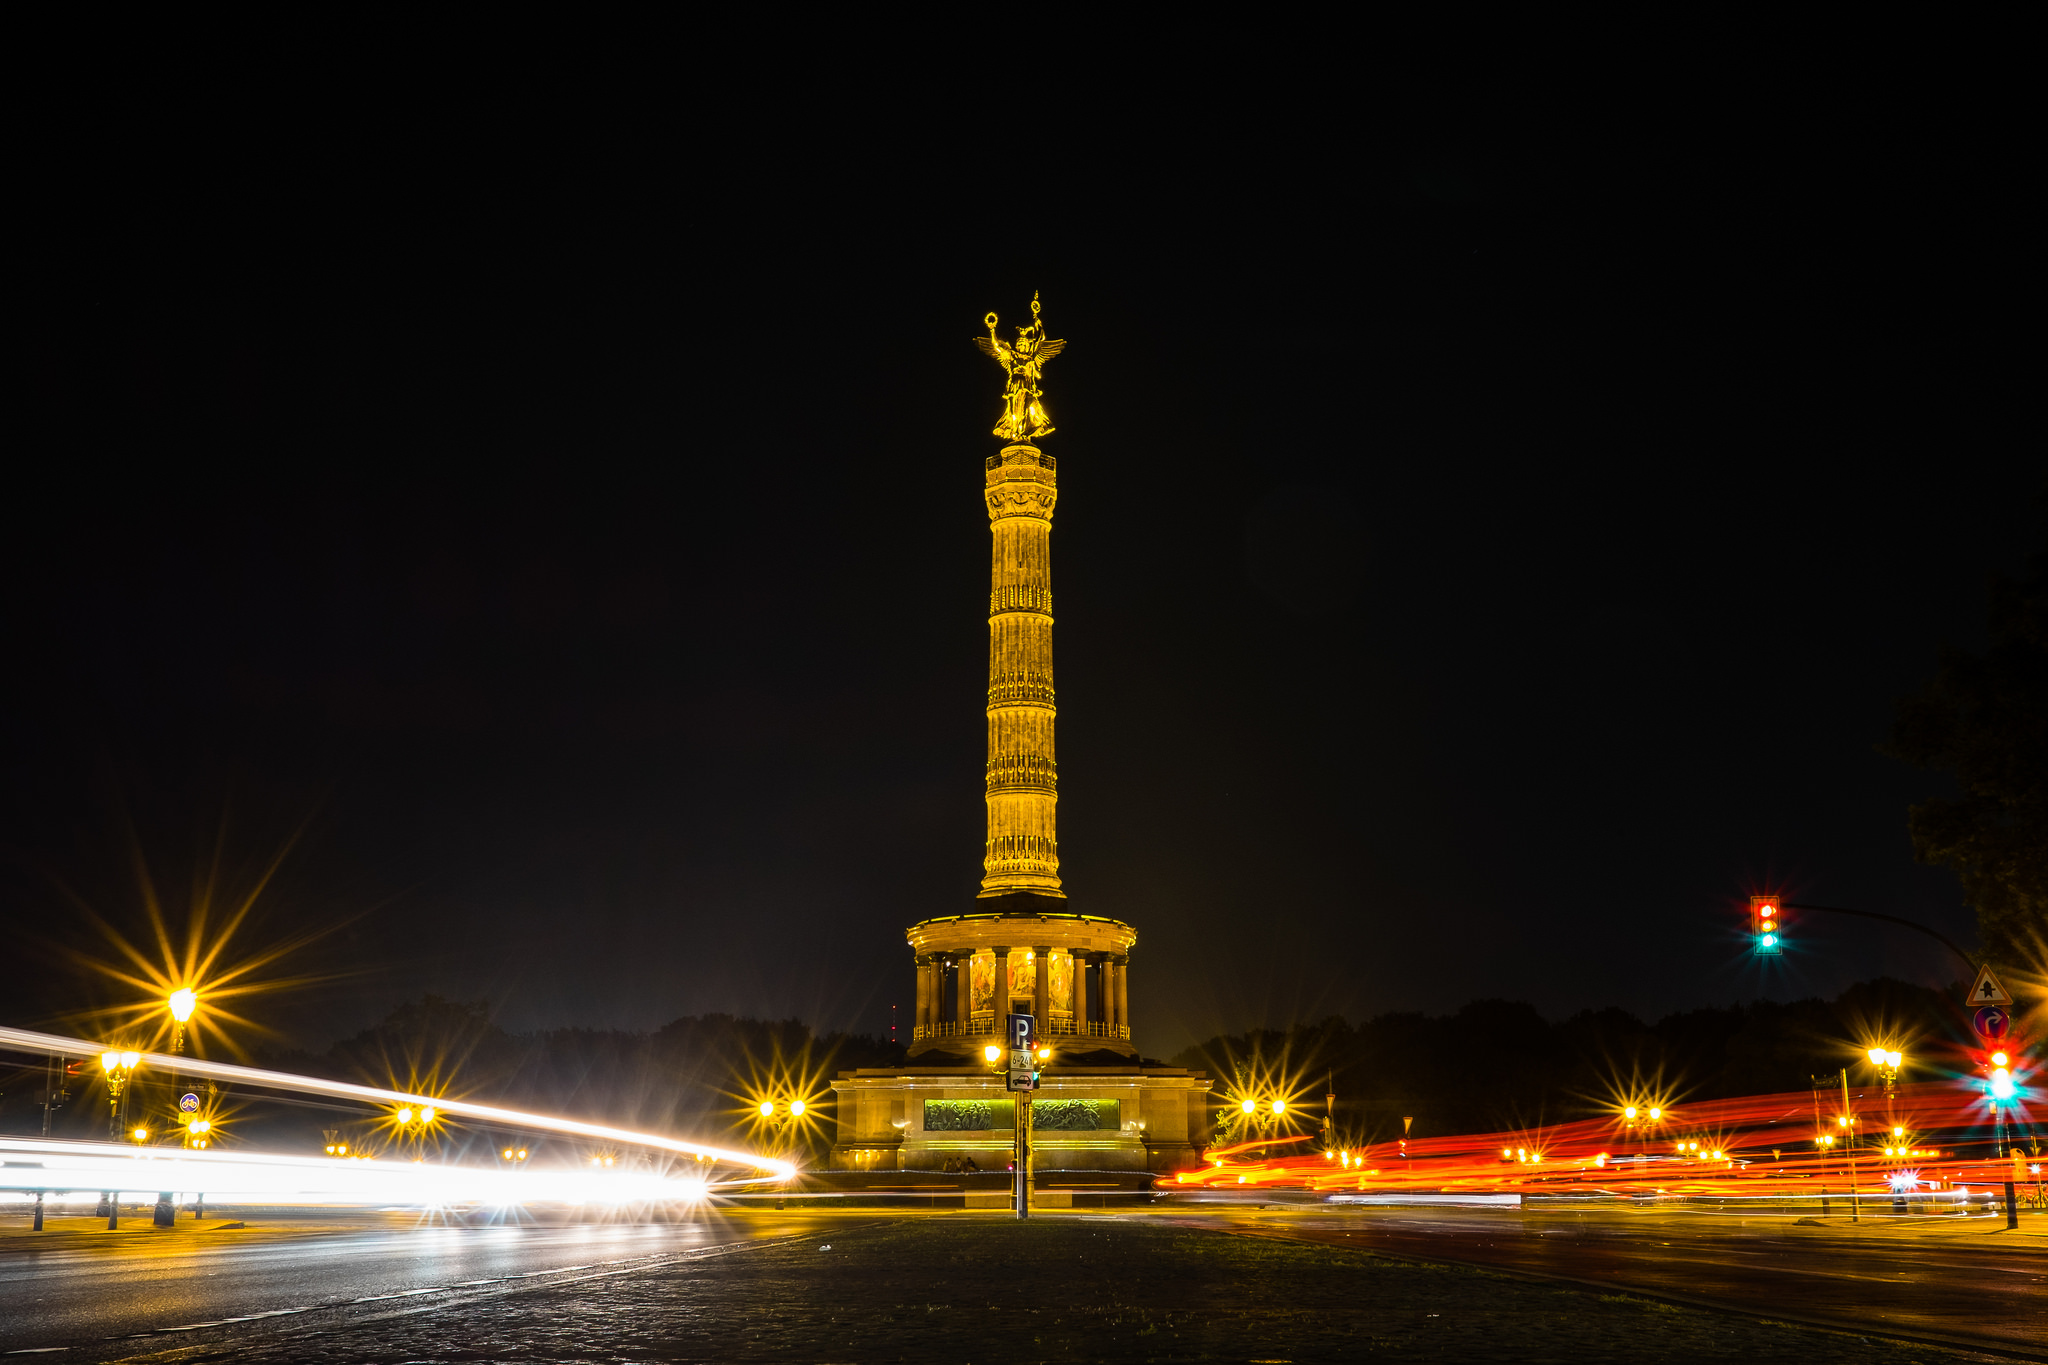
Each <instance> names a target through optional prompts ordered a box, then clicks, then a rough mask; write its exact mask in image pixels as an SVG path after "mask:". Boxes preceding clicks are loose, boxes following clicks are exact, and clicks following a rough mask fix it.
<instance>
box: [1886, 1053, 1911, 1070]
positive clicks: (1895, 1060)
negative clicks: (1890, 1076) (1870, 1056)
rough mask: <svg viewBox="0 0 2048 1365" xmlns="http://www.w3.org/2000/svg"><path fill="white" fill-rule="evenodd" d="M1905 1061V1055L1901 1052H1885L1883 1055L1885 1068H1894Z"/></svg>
mask: <svg viewBox="0 0 2048 1365" xmlns="http://www.w3.org/2000/svg"><path fill="white" fill-rule="evenodd" d="M1905 1060H1906V1054H1905V1053H1903V1052H1887V1053H1885V1054H1884V1064H1885V1065H1886V1066H1890V1067H1896V1066H1898V1065H1899V1064H1900V1063H1901V1062H1903V1061H1905Z"/></svg>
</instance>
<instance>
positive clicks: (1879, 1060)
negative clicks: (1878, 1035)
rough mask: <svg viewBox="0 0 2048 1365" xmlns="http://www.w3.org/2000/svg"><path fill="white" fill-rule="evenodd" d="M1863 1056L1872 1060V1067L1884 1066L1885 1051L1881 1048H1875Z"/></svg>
mask: <svg viewBox="0 0 2048 1365" xmlns="http://www.w3.org/2000/svg"><path fill="white" fill-rule="evenodd" d="M1863 1055H1864V1056H1866V1057H1868V1058H1870V1064H1871V1065H1872V1066H1883V1065H1884V1049H1883V1048H1881V1047H1874V1048H1872V1049H1870V1051H1869V1052H1866V1053H1865V1054H1863Z"/></svg>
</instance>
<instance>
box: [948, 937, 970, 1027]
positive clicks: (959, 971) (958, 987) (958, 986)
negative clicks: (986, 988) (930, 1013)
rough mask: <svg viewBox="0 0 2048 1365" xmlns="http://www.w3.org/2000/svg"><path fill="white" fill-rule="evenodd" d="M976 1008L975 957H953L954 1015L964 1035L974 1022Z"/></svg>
mask: <svg viewBox="0 0 2048 1365" xmlns="http://www.w3.org/2000/svg"><path fill="white" fill-rule="evenodd" d="M973 1010H974V957H973V955H972V954H969V955H967V956H965V957H956V958H954V959H953V1017H954V1020H955V1022H957V1023H958V1024H959V1025H960V1032H961V1033H962V1034H963V1035H964V1034H965V1033H966V1032H967V1029H968V1026H969V1025H970V1024H972V1023H973V1013H972V1012H973Z"/></svg>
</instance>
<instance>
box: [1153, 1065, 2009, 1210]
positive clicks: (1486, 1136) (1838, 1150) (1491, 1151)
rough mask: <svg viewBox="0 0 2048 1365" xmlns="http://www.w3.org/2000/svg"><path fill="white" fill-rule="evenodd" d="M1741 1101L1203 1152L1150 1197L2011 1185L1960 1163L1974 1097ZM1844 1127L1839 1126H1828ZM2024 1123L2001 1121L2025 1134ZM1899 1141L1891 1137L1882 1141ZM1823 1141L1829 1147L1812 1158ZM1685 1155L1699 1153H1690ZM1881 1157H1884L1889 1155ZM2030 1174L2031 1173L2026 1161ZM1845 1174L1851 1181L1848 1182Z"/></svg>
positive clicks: (2001, 1172)
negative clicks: (1270, 1190) (1647, 1115)
mask: <svg viewBox="0 0 2048 1365" xmlns="http://www.w3.org/2000/svg"><path fill="white" fill-rule="evenodd" d="M1822 1096H1823V1097H1822V1101H1821V1105H1820V1110H1819V1113H1818V1115H1816V1113H1815V1105H1814V1095H1813V1093H1812V1092H1810V1091H1804V1090H1800V1091H1792V1092H1789V1093H1785V1094H1777V1095H1747V1096H1742V1097H1739V1098H1735V1099H1727V1100H1710V1101H1705V1102H1702V1103H1699V1104H1683V1105H1676V1106H1672V1107H1670V1108H1667V1109H1664V1110H1663V1112H1662V1115H1661V1117H1660V1119H1659V1120H1658V1121H1657V1122H1655V1123H1654V1124H1643V1123H1637V1124H1634V1125H1630V1124H1628V1123H1626V1122H1625V1121H1623V1120H1622V1119H1621V1118H1619V1117H1612V1118H1596V1119H1584V1120H1579V1121H1577V1122H1572V1123H1560V1124H1552V1125H1547V1126H1544V1127H1542V1128H1537V1129H1519V1130H1511V1131H1505V1132H1497V1133H1471V1134H1463V1135H1459V1136H1455V1137H1436V1138H1410V1139H1408V1140H1407V1142H1406V1144H1405V1146H1404V1144H1402V1143H1401V1142H1398V1141H1389V1142H1381V1143H1375V1144H1373V1145H1370V1146H1366V1147H1360V1148H1352V1149H1347V1150H1343V1151H1330V1152H1323V1151H1320V1150H1318V1151H1316V1152H1313V1153H1306V1154H1301V1155H1293V1156H1279V1157H1272V1158H1270V1159H1266V1160H1260V1161H1250V1162H1238V1161H1233V1160H1231V1158H1232V1157H1234V1156H1237V1155H1239V1154H1240V1153H1243V1152H1246V1151H1249V1150H1253V1149H1258V1148H1270V1147H1273V1146H1277V1145H1279V1143H1281V1142H1284V1141H1290V1140H1299V1139H1273V1140H1271V1141H1265V1142H1249V1143H1243V1144H1238V1145H1233V1146H1230V1147H1225V1148H1215V1149H1211V1150H1210V1151H1209V1152H1208V1153H1207V1154H1206V1156H1205V1160H1206V1162H1207V1164H1205V1165H1203V1166H1200V1167H1195V1168H1191V1169H1188V1170H1183V1171H1178V1172H1176V1173H1174V1174H1173V1175H1170V1176H1167V1177H1164V1178H1163V1179H1162V1181H1161V1186H1162V1188H1168V1189H1174V1188H1179V1189H1197V1188H1225V1187H1228V1188H1232V1189H1234V1188H1237V1187H1238V1186H1265V1187H1286V1188H1296V1189H1307V1190H1313V1191H1319V1192H1328V1193H1345V1192H1355V1193H1374V1192H1387V1193H1398V1192H1401V1191H1415V1192H1421V1191H1431V1192H1444V1193H1453V1192H1470V1193H1482V1192H1483V1193H1511V1192H1521V1193H1524V1194H1598V1193H1610V1194H1612V1193H1623V1194H1626V1193H1639V1194H1649V1193H1656V1194H1666V1195H1702V1194H1704V1195H1730V1196H1760V1195H1761V1196H1769V1197H1783V1196H1788V1195H1818V1194H1820V1193H1822V1192H1823V1191H1822V1186H1823V1185H1825V1186H1826V1187H1827V1189H1826V1192H1827V1193H1830V1194H1840V1195H1843V1196H1846V1195H1848V1194H1849V1192H1850V1190H1851V1188H1852V1185H1853V1188H1854V1189H1855V1192H1856V1193H1857V1194H1858V1195H1863V1194H1885V1195H1891V1194H1892V1193H1893V1192H1894V1191H1895V1190H1897V1189H1899V1188H1901V1187H1907V1185H1906V1182H1912V1183H1911V1186H1910V1188H1919V1189H1952V1188H1954V1187H1956V1186H1958V1185H1979V1186H1982V1185H1990V1184H1997V1183H2001V1182H2003V1181H2006V1180H2010V1179H2012V1174H2011V1172H2012V1165H2011V1163H2010V1161H2009V1160H2008V1159H2006V1158H1994V1157H1989V1156H1985V1157H1958V1156H1957V1155H1956V1154H1955V1149H1956V1147H1957V1145H1958V1142H1959V1141H1960V1142H1967V1143H1969V1144H1970V1145H1972V1146H1975V1145H1977V1144H1979V1143H1983V1142H1985V1141H1986V1140H1987V1139H1988V1138H1989V1136H1990V1127H1991V1115H1990V1112H1989V1110H1988V1108H1987V1107H1986V1106H1985V1104H1984V1101H1983V1096H1982V1094H1981V1091H1980V1090H1979V1089H1978V1088H1976V1087H1969V1086H1964V1085H1958V1084H1955V1083H1944V1082H1931V1083H1927V1084H1922V1085H1904V1086H1900V1087H1898V1089H1897V1091H1896V1092H1895V1093H1894V1094H1893V1095H1891V1096H1890V1097H1889V1098H1887V1097H1885V1096H1883V1095H1879V1094H1866V1095H1863V1096H1860V1097H1857V1098H1856V1099H1855V1100H1854V1101H1853V1102H1852V1103H1851V1105H1850V1106H1849V1108H1848V1109H1847V1110H1846V1111H1845V1110H1844V1109H1843V1107H1842V1103H1841V1100H1840V1098H1839V1097H1834V1096H1830V1095H1828V1093H1827V1092H1822ZM1844 1117H1847V1118H1849V1119H1851V1120H1852V1122H1851V1123H1849V1124H1843V1123H1841V1122H1840V1121H1839V1120H1840V1119H1841V1118H1844ZM2025 1121H2026V1116H2025V1115H2024V1114H2021V1113H2017V1112H2015V1113H2011V1114H2009V1115H2008V1120H2007V1122H2008V1125H2009V1126H2011V1125H2018V1130H2019V1131H2024V1128H2025ZM1895 1129H1896V1130H1902V1131H1900V1132H1898V1133H1896V1134H1895V1132H1894V1130H1895ZM1821 1137H1834V1138H1835V1139H1836V1140H1835V1142H1834V1143H1833V1145H1831V1146H1820V1145H1819V1144H1818V1139H1819V1138H1821ZM1694 1144H1697V1146H1695V1145H1694ZM1888 1148H1889V1149H1890V1150H1889V1152H1888V1151H1887V1149H1888ZM2028 1160H2029V1163H2030V1164H2032V1163H2033V1162H2035V1161H2036V1160H2037V1159H2034V1158H2029V1159H2028ZM1852 1163H1853V1175H1852Z"/></svg>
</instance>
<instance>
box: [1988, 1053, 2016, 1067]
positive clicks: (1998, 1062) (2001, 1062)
mask: <svg viewBox="0 0 2048 1365" xmlns="http://www.w3.org/2000/svg"><path fill="white" fill-rule="evenodd" d="M2011 1063H2012V1059H2011V1058H2010V1057H2008V1056H2006V1055H2005V1054H2004V1053H2003V1052H1994V1053H1992V1054H1991V1065H1993V1066H2009V1065H2011Z"/></svg>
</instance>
